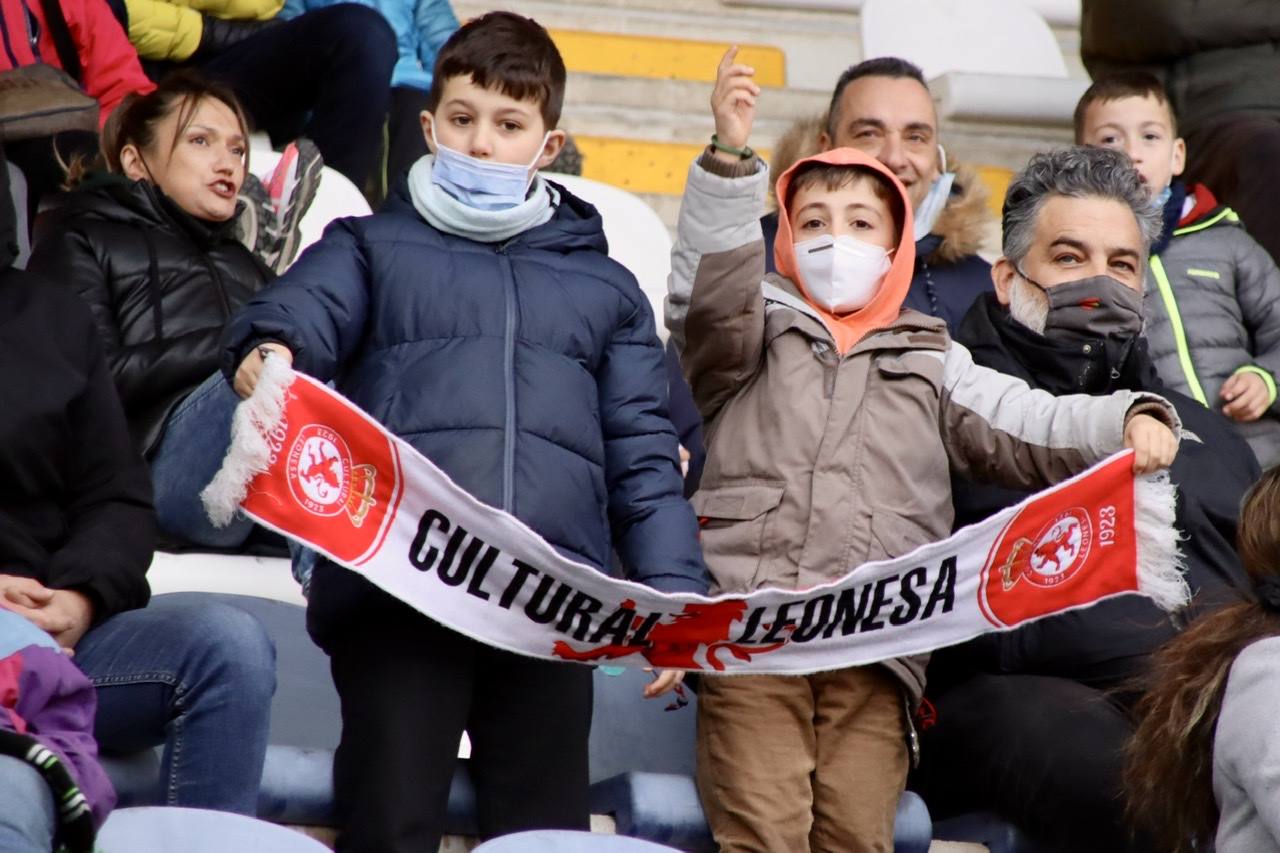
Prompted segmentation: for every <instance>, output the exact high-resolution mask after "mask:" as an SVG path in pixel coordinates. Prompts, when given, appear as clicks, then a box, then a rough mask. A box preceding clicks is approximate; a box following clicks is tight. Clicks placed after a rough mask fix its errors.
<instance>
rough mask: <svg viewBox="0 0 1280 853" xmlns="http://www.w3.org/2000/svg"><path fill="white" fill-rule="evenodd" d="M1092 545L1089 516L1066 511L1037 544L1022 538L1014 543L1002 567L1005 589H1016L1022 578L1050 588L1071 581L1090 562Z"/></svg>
mask: <svg viewBox="0 0 1280 853" xmlns="http://www.w3.org/2000/svg"><path fill="white" fill-rule="evenodd" d="M1092 541H1093V529H1092V526H1091V525H1090V523H1089V514H1088V513H1087V512H1085V511H1084V510H1083V509H1081V508H1079V507H1072V508H1071V509H1068V510H1066V511H1065V512H1063V513H1061V514H1060V515H1058V516H1057V517H1056V518H1054V519H1053V520H1052V521H1050V522H1049V523H1048V524H1047V525H1045V527H1044V529H1042V530H1041V531H1040V534H1039V535H1038V536H1037V537H1036V538H1035V539H1034V540H1031V539H1026V538H1021V537H1020V538H1018V539H1016V540H1015V541H1014V543H1013V548H1012V549H1011V550H1010V552H1009V556H1008V557H1007V558H1006V559H1005V560H1004V562H1003V564H1002V565H1001V567H1000V579H1001V582H1002V584H1003V586H1004V589H1005V590H1006V591H1007V590H1010V589H1012V588H1013V585H1014V584H1016V583H1017V582H1018V580H1019V579H1020V578H1021V579H1024V580H1026V581H1027V583H1030V584H1033V585H1035V586H1039V587H1046V588H1047V587H1053V586H1057V585H1058V584H1060V583H1063V582H1065V581H1067V580H1070V579H1071V577H1072V575H1074V574H1075V573H1076V572H1077V571H1079V570H1080V567H1081V566H1083V565H1084V562H1085V560H1086V559H1088V557H1089V546H1090V544H1091V543H1092Z"/></svg>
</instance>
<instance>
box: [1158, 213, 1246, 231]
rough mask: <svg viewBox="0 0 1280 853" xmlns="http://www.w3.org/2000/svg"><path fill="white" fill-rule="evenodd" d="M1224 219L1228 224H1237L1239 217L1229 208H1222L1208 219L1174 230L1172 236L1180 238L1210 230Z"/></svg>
mask: <svg viewBox="0 0 1280 853" xmlns="http://www.w3.org/2000/svg"><path fill="white" fill-rule="evenodd" d="M1224 219H1225V220H1227V221H1228V222H1239V221H1240V216H1239V215H1238V214H1237V213H1236V212H1235V211H1234V210H1232V209H1231V208H1229V207H1224V208H1222V210H1219V211H1218V212H1217V213H1216V214H1214V215H1213V216H1210V217H1209V218H1208V219H1205V220H1202V221H1200V222H1196V223H1194V224H1192V225H1188V226H1187V227H1186V228H1175V229H1174V230H1173V236H1175V237H1181V236H1182V235H1183V234H1194V233H1195V232H1197V231H1203V230H1204V229H1206V228H1212V227H1213V226H1215V225H1217V224H1218V223H1219V222H1221V221H1222V220H1224Z"/></svg>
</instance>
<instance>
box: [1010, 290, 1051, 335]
mask: <svg viewBox="0 0 1280 853" xmlns="http://www.w3.org/2000/svg"><path fill="white" fill-rule="evenodd" d="M1009 315H1010V316H1011V317H1013V319H1015V320H1017V321H1018V322H1019V323H1021V324H1022V325H1024V326H1026V327H1027V328H1028V329H1030V330H1031V331H1033V332H1035V333H1036V334H1039V335H1043V334H1044V327H1045V323H1047V322H1048V320H1049V300H1048V299H1047V298H1046V297H1045V295H1044V293H1043V292H1041V291H1040V289H1039V288H1037V287H1035V286H1034V285H1031V284H1028V283H1027V282H1025V281H1023V280H1022V277H1021V276H1018V277H1017V278H1016V279H1014V282H1013V289H1012V290H1011V291H1010V292H1009Z"/></svg>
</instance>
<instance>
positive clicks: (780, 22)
mask: <svg viewBox="0 0 1280 853" xmlns="http://www.w3.org/2000/svg"><path fill="white" fill-rule="evenodd" d="M495 7H496V8H507V9H510V10H511V11H515V12H519V13H520V14H524V15H529V16H531V17H533V18H535V19H537V20H538V21H539V23H541V24H543V25H544V26H546V27H547V28H548V29H551V30H553V31H555V30H561V31H569V32H575V33H602V34H607V35H612V36H617V35H625V36H633V37H653V39H652V40H653V41H656V42H674V43H675V47H676V51H675V53H676V55H677V59H676V61H674V62H671V61H667V62H666V65H667V67H669V69H670V74H669V76H671V77H675V78H678V79H695V80H696V79H709V78H708V77H707V76H705V75H708V74H714V71H715V63H716V61H717V60H718V59H719V57H720V55H721V54H723V52H724V50H725V49H727V48H728V46H729V45H730V44H740V45H753V46H761V47H768V48H772V49H774V50H777V51H780V52H781V54H782V55H783V56H784V57H785V74H786V77H785V84H786V85H787V86H788V87H791V88H800V89H810V90H814V91H823V90H829V89H830V87H831V82H832V81H833V80H835V78H836V77H837V76H838V75H839V74H840V72H841V71H842V70H844V69H845V68H846V67H848V66H849V65H850V64H852V63H854V62H856V61H857V60H858V57H859V54H860V52H861V48H860V46H859V40H858V30H857V16H856V15H854V14H850V13H847V12H845V13H829V12H809V13H804V14H801V13H798V12H796V11H791V12H786V11H783V10H776V9H768V10H754V9H753V10H742V9H736V8H733V9H731V8H727V7H724V6H721V5H720V3H719V0H692V2H689V3H680V4H677V3H674V2H671V0H638V2H630V0H627V2H623V1H622V0H612V2H610V0H599V2H585V0H583V2H573V0H563V1H562V2H555V0H529V2H520V3H512V2H506V3H497V4H492V5H491V4H489V3H480V2H475V0H462V2H457V3H455V4H454V8H455V10H456V11H457V13H458V16H459V17H460V18H464V19H465V18H466V17H471V16H474V15H478V14H482V13H483V12H486V11H489V10H490V9H492V8H495ZM699 43H701V44H702V45H705V47H702V48H697V45H698V44H699ZM654 50H655V51H657V52H666V53H670V52H671V48H670V45H661V44H659V45H656V46H655V47H654ZM615 52H616V51H615ZM569 59H570V57H569V56H568V55H566V60H569ZM659 62H660V60H658V59H656V58H655V57H654V56H652V55H648V56H646V57H645V59H644V62H642V63H641V65H642V66H648V65H650V64H658V63H659ZM566 65H567V67H569V69H570V70H571V71H574V70H591V69H589V68H582V67H578V68H575V67H574V66H573V64H572V63H570V62H568V61H567V62H566ZM698 75H702V76H698Z"/></svg>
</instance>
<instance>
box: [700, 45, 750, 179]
mask: <svg viewBox="0 0 1280 853" xmlns="http://www.w3.org/2000/svg"><path fill="white" fill-rule="evenodd" d="M737 56H738V48H737V46H736V45H735V46H733V47H731V48H729V50H728V51H727V52H726V53H725V55H724V57H723V58H721V60H720V65H719V67H718V68H717V69H716V85H715V88H714V89H712V90H711V114H712V115H713V116H714V117H715V120H716V138H717V139H719V140H720V141H721V142H722V143H724V144H725V145H728V146H730V147H732V148H745V147H746V145H747V139H748V137H750V136H751V125H752V124H753V123H754V122H755V119H756V97H757V96H758V95H759V94H760V87H759V86H758V85H756V82H755V81H754V80H752V79H751V78H752V77H754V76H755V73H756V70H755V69H754V68H752V67H751V66H750V65H740V64H738V63H735V62H734V60H735V59H736V58H737ZM716 155H717V156H723V158H724V159H728V160H733V159H736V158H735V157H734V155H732V154H727V153H726V152H723V151H717V152H716Z"/></svg>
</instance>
